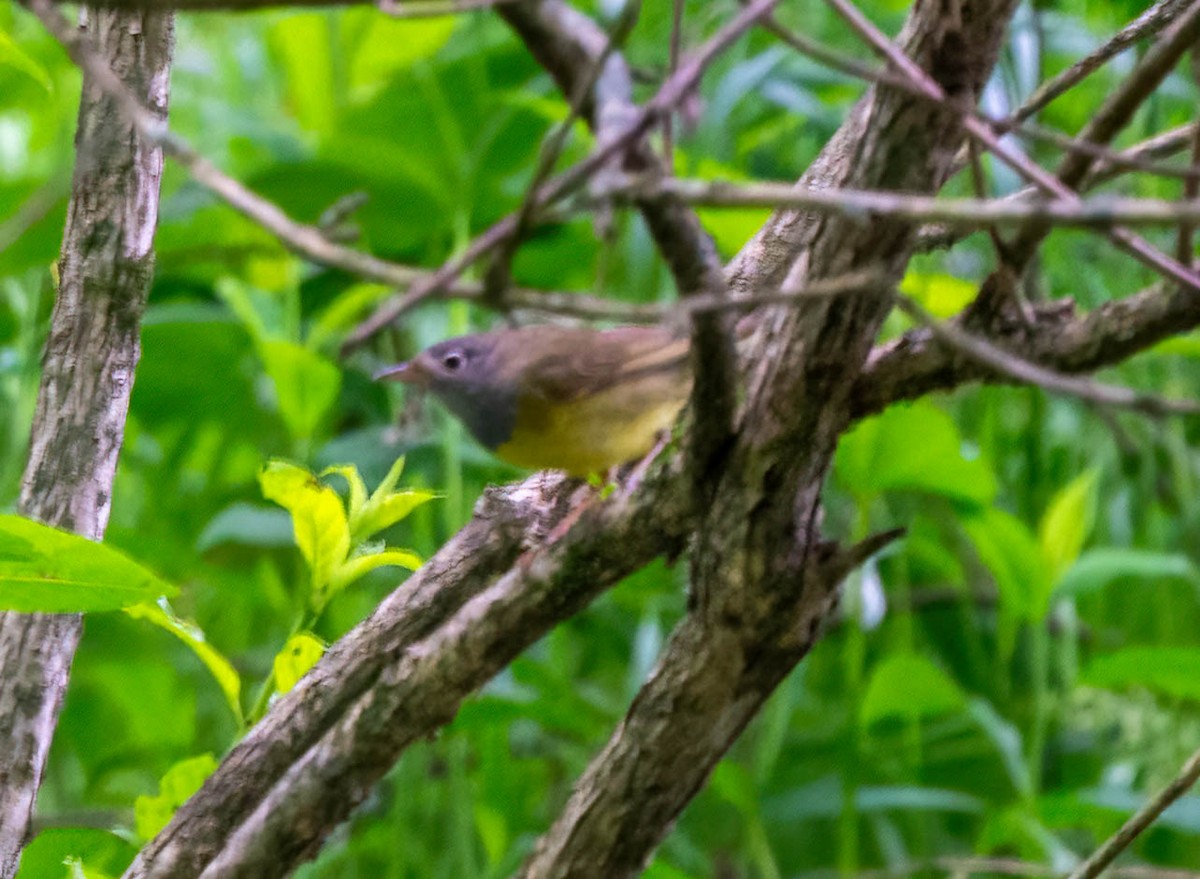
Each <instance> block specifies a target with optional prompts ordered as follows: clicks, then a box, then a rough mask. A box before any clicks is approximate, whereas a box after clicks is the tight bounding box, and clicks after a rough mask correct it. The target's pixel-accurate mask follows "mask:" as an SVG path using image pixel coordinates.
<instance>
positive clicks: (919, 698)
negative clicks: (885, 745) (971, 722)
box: [861, 654, 967, 727]
mask: <svg viewBox="0 0 1200 879" xmlns="http://www.w3.org/2000/svg"><path fill="white" fill-rule="evenodd" d="M966 704H967V699H966V696H965V695H964V694H963V691H962V688H961V687H959V685H958V684H957V683H955V682H954V680H953V679H952V678H950V676H949V675H947V674H946V673H945V672H944V671H942V670H941V669H940V668H938V667H937V666H936V665H934V664H933V663H932V662H930V661H929V660H928V659H926V658H925V657H923V656H918V655H916V654H899V655H896V656H891V657H888V658H887V659H885V660H884V661H883V662H881V663H879V665H877V666H876V667H875V670H874V671H873V672H872V674H871V680H870V682H869V683H868V684H867V690H866V694H865V695H864V696H863V701H862V709H861V711H862V714H861V717H862V724H863V726H865V727H869V726H871V725H872V724H875V723H878V722H879V721H881V720H887V719H890V718H895V717H900V718H908V719H917V718H925V717H938V716H940V715H942V714H949V713H951V712H954V711H961V710H962V709H963V708H964V707H966Z"/></svg>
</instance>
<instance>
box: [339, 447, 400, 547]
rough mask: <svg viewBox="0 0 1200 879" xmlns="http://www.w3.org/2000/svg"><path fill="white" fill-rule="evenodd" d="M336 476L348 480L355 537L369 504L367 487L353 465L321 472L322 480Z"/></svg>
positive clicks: (351, 525)
mask: <svg viewBox="0 0 1200 879" xmlns="http://www.w3.org/2000/svg"><path fill="white" fill-rule="evenodd" d="M400 460H401V461H403V460H404V459H403V458H401V459H400ZM334 475H336V476H340V477H342V479H344V480H346V485H347V486H349V488H350V532H351V536H352V537H353V536H354V522H355V521H356V520H357V519H358V517H359V516H360V515H362V508H363V507H364V506H365V505H366V503H367V485H366V483H365V482H363V478H362V476H361V475H360V474H359V472H358V468H357V467H355V466H354V465H353V464H335V465H334V466H332V467H326V468H325V469H324V470H322V471H321V477H322V478H324V477H326V476H334Z"/></svg>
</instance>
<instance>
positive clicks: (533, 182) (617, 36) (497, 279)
mask: <svg viewBox="0 0 1200 879" xmlns="http://www.w3.org/2000/svg"><path fill="white" fill-rule="evenodd" d="M640 9H641V0H630V2H629V3H628V4H626V6H625V8H624V9H623V10H622V12H621V17H620V18H619V19H618V20H617V22H616V25H615V27H614V28H613V31H612V33H611V34H610V35H609V37H608V38H607V40H606V41H605V44H604V48H603V50H601V52H600V54H599V55H597V56H596V57H595V58H593V59H590V64H589V67H588V70H587V71H586V72H585V73H584V75H583V76H581V77H580V78H579V80H578V81H577V82H576V83H575V88H574V90H573V92H572V93H571V94H570V95H569V96H568V97H569V104H570V109H569V111H568V113H567V116H566V118H565V119H563V120H562V122H561V123H559V124H558V126H557V127H555V128H554V129H552V130H551V131H550V133H549V134H548V135H547V136H546V139H545V140H544V141H543V142H542V148H541V150H540V151H539V153H538V162H537V166H536V167H535V168H534V172H533V177H532V178H531V179H530V181H529V185H528V186H526V187H525V195H524V197H523V198H522V199H521V205H520V207H518V208H517V212H516V218H517V219H516V229H515V231H514V232H513V233H512V235H511V236H509V237H508V239H507V240H505V241H503V242H502V243H501V244H500V245H499V246H498V247H497V248H496V251H495V253H494V254H493V256H492V260H491V263H490V264H489V265H488V269H487V272H486V273H485V277H484V291H485V295H484V299H485V301H486V302H487V303H488V304H489V305H502V304H503V302H504V292H505V291H506V290H507V289H508V287H509V282H510V278H511V273H512V260H513V256H514V255H515V254H516V252H517V248H518V247H519V246H520V244H521V240H522V239H523V238H524V237H525V235H526V234H527V233H528V232H529V227H530V225H531V224H532V222H533V219H534V212H535V204H534V202H535V200H536V197H537V193H538V190H540V189H541V188H542V184H544V183H545V182H546V178H547V177H549V176H550V172H551V171H553V170H554V164H555V163H556V162H557V161H558V159H559V156H561V155H562V150H563V147H564V146H566V143H567V137H568V135H570V133H571V128H572V127H573V126H574V125H575V122H576V121H577V120H578V119H579V118H580V116H581V115H582V114H583V108H584V105H585V104H586V103H587V101H588V99H589V98H590V97H591V93H592V89H593V88H595V86H596V82H597V81H598V80H599V78H600V76H601V75H602V74H603V73H604V67H605V65H606V64H607V63H608V59H609V58H610V57H612V53H613V52H615V51H616V50H617V48H618V47H619V46H621V45H622V44H623V43H624V42H625V40H626V39H627V38H628V37H629V33H630V31H632V30H633V26H634V24H635V23H636V22H637V18H638V12H639V11H640Z"/></svg>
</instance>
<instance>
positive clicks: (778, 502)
mask: <svg viewBox="0 0 1200 879" xmlns="http://www.w3.org/2000/svg"><path fill="white" fill-rule="evenodd" d="M1014 7H1015V3H1014V2H1013V0H967V2H963V3H962V4H960V5H959V8H958V10H957V12H958V13H959V16H960V17H956V16H954V15H952V14H951V11H950V9H948V7H947V5H946V4H942V3H940V2H919V3H918V4H917V6H916V8H915V10H914V11H913V14H912V15H911V17H910V19H909V22H908V24H907V25H906V27H905V30H904V33H903V34H902V35H901V37H900V40H899V42H900V44H901V46H902V47H903V48H904V49H905V51H906V52H907V54H909V55H910V56H911V57H912V58H913V59H914V60H916V61H917V62H918V63H920V64H921V65H922V66H923V67H924V68H925V69H926V70H928V71H929V72H930V73H931V74H933V76H934V77H935V78H936V79H937V80H938V81H939V83H940V84H941V85H942V87H943V88H944V89H945V90H946V91H947V93H948V94H950V95H951V96H952V97H953V98H954V99H955V100H961V101H964V102H970V103H973V102H974V100H975V96H976V95H977V94H978V92H979V90H980V89H981V88H982V86H983V84H984V82H985V81H986V79H987V76H988V75H989V73H990V71H991V68H992V65H993V64H994V62H995V59H996V56H997V54H998V51H999V47H1000V42H1001V38H1002V35H1003V32H1004V28H1005V27H1006V25H1007V23H1008V19H1009V16H1010V15H1011V13H1012V10H1013V8H1014ZM959 121H960V117H959V115H958V114H957V113H955V112H953V111H949V110H947V109H946V108H944V107H939V106H937V105H935V104H932V103H931V102H929V101H926V100H920V99H914V98H912V97H910V96H909V95H907V94H900V93H897V92H896V91H893V90H890V89H887V88H882V87H876V88H874V89H872V90H871V91H870V92H869V93H868V94H867V96H866V97H865V98H864V99H863V100H862V101H860V103H859V104H858V105H857V106H856V107H855V109H854V111H853V113H852V114H851V116H850V118H849V119H848V120H847V122H846V123H845V124H844V125H843V126H842V128H841V129H840V130H839V131H838V134H837V135H836V136H835V137H834V139H833V140H832V141H831V142H830V144H829V145H828V146H827V147H826V149H825V150H824V152H823V153H822V155H821V156H820V157H819V158H818V160H817V161H816V163H814V165H813V167H812V168H811V169H810V170H809V172H808V173H807V174H806V175H805V177H804V179H803V180H802V181H801V184H800V185H802V186H808V187H851V188H861V189H883V190H898V191H903V192H935V191H937V189H938V188H940V186H941V184H942V183H943V181H944V180H945V179H946V176H947V175H948V174H949V173H950V171H951V169H952V167H953V160H954V154H955V152H956V150H957V148H958V146H959V144H960V142H961V130H960V127H959ZM911 242H912V234H911V229H910V228H909V227H908V226H907V225H905V224H902V223H898V222H894V221H892V222H879V221H877V222H875V223H870V224H868V223H854V222H852V221H848V220H844V219H840V218H833V217H821V216H815V215H809V214H805V213H800V212H780V213H778V214H777V215H776V216H775V217H773V218H772V220H771V221H769V222H768V224H767V225H766V226H765V227H764V229H763V230H762V232H761V233H760V234H759V235H758V236H756V238H755V239H754V241H752V242H751V243H750V244H749V245H748V246H747V247H746V248H745V249H744V251H743V253H742V254H741V255H740V256H739V257H738V259H737V260H735V262H734V264H733V265H732V266H731V269H730V278H731V283H732V286H733V288H734V290H735V292H736V293H739V294H747V295H748V294H752V293H754V292H755V291H758V290H764V289H773V288H777V287H779V286H781V285H783V284H784V283H785V281H786V282H787V283H788V284H791V283H804V282H811V281H813V280H816V279H820V278H824V277H831V276H834V275H837V274H839V273H842V272H847V271H853V270H856V269H861V268H865V267H876V268H885V269H886V270H887V271H889V272H890V273H891V274H893V275H895V276H896V277H897V278H898V277H899V275H900V273H901V272H902V271H903V268H904V265H905V263H906V262H907V260H908V257H909V256H910V254H911ZM890 308H891V302H890V300H889V299H888V298H887V297H882V296H879V295H877V294H868V295H858V296H846V297H842V298H838V299H836V300H834V301H826V302H822V303H819V304H814V305H813V306H811V307H807V308H803V307H797V308H781V309H775V310H773V311H768V312H767V313H766V315H765V316H764V317H763V318H762V319H761V320H760V321H759V324H758V327H757V332H756V339H755V342H756V346H755V354H754V356H753V361H752V362H753V364H754V368H753V369H752V371H751V373H750V375H749V376H748V387H747V394H748V399H747V405H746V408H745V417H744V420H743V423H742V425H741V429H740V431H739V436H738V439H737V443H736V446H735V448H734V449H733V451H732V453H731V455H730V457H729V459H728V461H727V462H726V463H725V466H724V468H723V470H722V473H721V479H720V482H719V484H718V486H717V490H716V495H715V498H714V502H713V503H712V504H711V506H710V507H709V508H708V510H707V515H706V516H705V519H704V521H703V522H702V524H701V526H700V529H699V532H698V534H697V537H696V541H695V544H694V547H693V560H692V587H693V590H694V592H693V606H692V608H691V609H690V611H689V613H688V616H687V617H686V618H685V619H684V621H683V622H682V623H680V625H679V626H678V627H677V629H676V631H675V633H674V635H673V636H672V639H671V641H670V643H669V645H668V647H667V649H666V650H665V651H664V653H663V656H662V657H661V659H660V661H659V664H658V667H657V668H656V670H655V672H654V674H653V675H652V676H651V678H650V680H649V681H648V682H647V684H646V685H645V686H644V687H643V688H642V690H641V692H640V693H639V694H638V697H637V699H636V700H635V701H634V703H633V705H632V706H631V708H630V710H629V713H628V714H627V716H626V718H625V720H624V721H623V722H622V723H621V725H620V726H619V727H618V728H617V730H616V731H615V732H614V734H613V737H612V739H611V740H610V741H609V743H608V745H607V746H606V747H605V748H604V750H603V751H602V752H601V753H600V754H599V755H597V757H596V758H595V759H594V760H593V762H592V764H591V766H590V767H589V769H588V770H587V772H586V773H585V774H584V776H583V777H582V778H581V779H580V781H579V782H578V784H577V785H576V788H575V791H574V793H573V795H572V797H571V799H570V801H569V802H568V804H567V807H566V809H565V810H564V812H563V814H562V815H561V816H560V818H559V820H558V821H557V822H555V824H554V826H553V827H552V828H551V829H550V831H549V832H548V833H547V834H546V835H545V836H544V837H543V838H542V840H541V841H540V842H539V844H538V847H537V850H536V851H535V853H534V855H533V856H532V858H531V859H530V861H529V862H528V863H527V864H526V866H525V869H524V871H523V874H522V875H523V876H526V877H538V879H544V877H585V876H612V877H617V876H628V875H633V874H634V873H636V872H637V871H638V870H640V869H641V867H642V866H643V865H644V863H645V861H646V859H647V858H648V857H649V856H650V854H651V852H652V851H653V849H654V847H655V845H657V843H658V841H659V840H660V839H661V838H662V837H663V835H664V834H665V833H666V832H667V830H668V829H669V828H670V826H671V824H672V822H673V821H674V820H675V818H676V817H677V816H678V814H679V812H680V811H681V810H682V809H683V807H684V806H685V805H686V804H687V802H688V801H689V800H690V799H691V798H692V797H693V796H694V795H695V793H696V791H698V790H699V789H700V787H701V785H703V784H704V782H705V780H706V779H707V777H708V775H709V773H710V772H711V771H712V768H713V766H715V765H716V762H717V761H718V760H719V759H720V757H721V755H722V754H724V752H725V750H726V749H727V748H728V747H729V745H730V744H731V743H732V741H733V740H734V739H735V738H736V737H737V735H738V734H739V733H740V731H741V730H742V729H743V728H744V726H745V724H746V723H747V722H748V721H749V720H750V718H752V717H753V716H754V714H755V713H756V712H757V711H758V709H759V708H760V707H761V705H762V703H763V701H764V700H765V699H766V698H767V696H768V695H769V694H770V693H771V692H772V691H773V690H774V688H775V687H776V686H777V684H778V683H779V681H781V680H782V679H783V677H784V676H785V675H786V674H787V672H788V671H790V670H791V669H792V668H793V667H794V665H795V663H796V662H798V661H799V659H800V658H801V657H802V656H803V655H804V653H805V652H806V651H807V649H808V648H809V646H810V645H811V644H812V642H813V640H814V639H815V636H816V632H817V630H818V628H819V625H820V623H821V621H822V620H823V619H824V618H825V617H826V616H827V615H828V613H829V609H830V607H831V596H830V593H829V592H828V590H827V589H822V588H819V586H820V585H822V584H823V583H824V581H823V580H822V579H821V578H819V577H814V576H813V573H814V572H813V567H814V565H815V564H816V562H817V560H818V558H819V553H818V543H817V535H816V527H817V522H818V517H819V500H820V492H821V486H822V483H823V481H824V476H825V472H826V470H827V468H828V465H829V461H830V459H831V456H832V454H833V450H834V447H835V445H836V442H837V438H838V436H839V435H840V434H841V433H842V431H843V430H844V429H845V428H846V426H847V425H848V424H849V421H850V415H849V408H848V405H847V401H848V397H849V393H850V391H851V389H852V387H853V384H854V381H855V378H856V376H857V374H858V372H859V370H860V369H861V367H862V364H863V362H864V360H865V359H866V357H867V354H868V352H869V350H870V347H871V343H872V341H873V339H874V338H875V335H876V333H877V331H878V329H879V326H880V324H881V323H882V321H883V319H884V317H886V315H887V313H888V311H889V310H890Z"/></svg>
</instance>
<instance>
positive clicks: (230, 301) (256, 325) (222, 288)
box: [214, 278, 271, 345]
mask: <svg viewBox="0 0 1200 879" xmlns="http://www.w3.org/2000/svg"><path fill="white" fill-rule="evenodd" d="M214 289H215V291H216V294H217V296H219V297H220V299H221V301H222V302H224V303H225V304H226V305H227V306H228V307H229V310H230V311H232V312H233V313H234V316H236V317H237V319H238V321H239V322H240V323H241V324H242V326H243V327H245V329H246V332H248V333H249V334H250V338H252V339H253V340H254V343H255V344H256V345H261V344H262V343H264V342H266V341H267V340H268V339H269V338H270V337H271V331H270V330H268V329H267V323H266V321H265V320H264V319H263V316H262V315H261V314H260V313H259V310H258V309H257V308H256V307H255V305H254V298H253V296H252V294H251V291H250V287H249V286H247V285H246V284H244V283H242V282H241V281H238V280H235V279H233V278H221V279H219V280H218V281H217V283H216V286H215V288H214Z"/></svg>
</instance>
